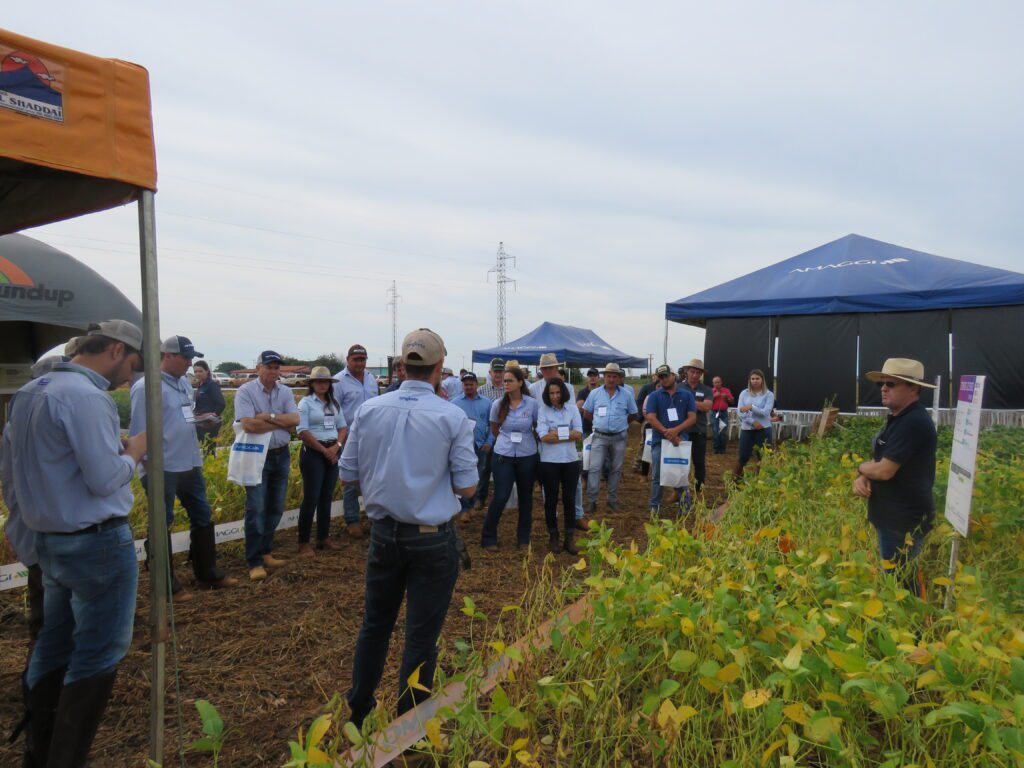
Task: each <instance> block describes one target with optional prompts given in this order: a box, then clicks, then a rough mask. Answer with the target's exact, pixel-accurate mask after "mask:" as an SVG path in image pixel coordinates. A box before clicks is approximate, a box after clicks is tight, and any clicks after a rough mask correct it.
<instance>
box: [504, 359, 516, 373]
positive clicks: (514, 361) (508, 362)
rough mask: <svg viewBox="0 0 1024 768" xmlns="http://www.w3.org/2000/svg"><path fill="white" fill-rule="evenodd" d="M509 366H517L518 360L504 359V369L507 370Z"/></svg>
mask: <svg viewBox="0 0 1024 768" xmlns="http://www.w3.org/2000/svg"><path fill="white" fill-rule="evenodd" d="M509 368H519V361H518V360H506V361H505V370H506V371H507V370H508V369H509Z"/></svg>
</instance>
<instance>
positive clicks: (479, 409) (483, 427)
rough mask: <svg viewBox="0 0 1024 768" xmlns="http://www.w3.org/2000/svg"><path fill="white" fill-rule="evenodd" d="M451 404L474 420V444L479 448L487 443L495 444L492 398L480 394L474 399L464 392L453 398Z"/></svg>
mask: <svg viewBox="0 0 1024 768" xmlns="http://www.w3.org/2000/svg"><path fill="white" fill-rule="evenodd" d="M451 404H452V405H454V406H456V407H458V408H461V409H462V411H463V412H464V413H465V414H466V416H467V417H469V420H470V421H472V422H473V445H474V446H476V447H477V448H478V449H479V448H483V447H484V446H485V445H494V435H492V434H491V401H490V400H488V399H487V398H486V397H482V396H481V395H479V394H477V396H476V397H474V398H472V399H471V398H468V397H466V396H465V395H464V394H463V395H459V396H458V397H456V398H455V399H453V400H452V401H451Z"/></svg>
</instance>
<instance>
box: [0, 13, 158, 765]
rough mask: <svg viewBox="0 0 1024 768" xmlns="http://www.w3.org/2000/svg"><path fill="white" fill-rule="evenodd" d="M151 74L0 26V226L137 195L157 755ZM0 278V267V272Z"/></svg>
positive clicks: (33, 222) (37, 221)
mask: <svg viewBox="0 0 1024 768" xmlns="http://www.w3.org/2000/svg"><path fill="white" fill-rule="evenodd" d="M155 191H156V150H155V147H154V144H153V119H152V115H151V110H150V99H149V75H148V74H147V72H146V70H145V69H143V68H142V67H140V66H138V65H136V64H130V63H128V62H125V61H118V60H116V59H103V58H98V57H96V56H90V55H87V54H84V53H79V52H78V51H73V50H70V49H68V48H62V47H60V46H56V45H51V44H50V43H44V42H41V41H39V40H33V39H31V38H28V37H23V36H21V35H17V34H14V33H13V32H9V31H7V30H4V29H0V235H5V234H9V233H12V232H17V231H18V230H21V229H24V228H26V227H35V226H39V225H41V224H48V223H51V222H54V221H61V220H63V219H68V218H72V217H74V216H81V215H83V214H86V213H92V212H94V211H102V210H105V209H107V208H113V207H115V206H119V205H125V204H127V203H130V202H134V201H137V202H138V204H139V239H140V259H141V262H142V317H143V354H144V357H145V366H146V370H147V371H148V372H149V373H147V375H146V385H145V386H146V417H147V418H146V422H147V427H148V429H147V436H148V462H149V478H150V481H149V482H150V491H151V495H150V502H149V512H150V514H149V541H150V544H151V546H150V553H151V556H152V557H153V563H152V565H151V568H150V579H151V594H152V602H151V606H152V607H151V615H150V618H151V633H152V639H153V665H152V679H151V681H150V682H151V697H150V700H151V709H150V758H151V759H152V760H155V761H156V762H160V763H162V762H163V719H164V684H163V681H164V661H165V653H166V651H165V640H166V635H167V631H166V623H167V594H168V574H167V557H168V553H167V527H166V521H165V517H164V501H163V499H164V492H163V465H164V460H163V425H162V423H161V417H160V406H161V404H160V399H161V398H160V377H159V376H158V375H152V374H154V373H155V372H157V371H158V370H159V368H160V351H159V350H160V327H159V326H160V318H159V304H158V300H157V270H156V263H157V261H156V218H155V212H154V204H153V193H154V192H155ZM0 279H2V276H0Z"/></svg>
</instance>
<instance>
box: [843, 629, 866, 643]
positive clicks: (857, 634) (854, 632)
mask: <svg viewBox="0 0 1024 768" xmlns="http://www.w3.org/2000/svg"><path fill="white" fill-rule="evenodd" d="M846 634H847V635H849V637H850V639H851V640H854V641H856V642H858V643H863V642H864V633H863V632H861V631H860V630H859V629H857V628H856V627H848V628H847V629H846Z"/></svg>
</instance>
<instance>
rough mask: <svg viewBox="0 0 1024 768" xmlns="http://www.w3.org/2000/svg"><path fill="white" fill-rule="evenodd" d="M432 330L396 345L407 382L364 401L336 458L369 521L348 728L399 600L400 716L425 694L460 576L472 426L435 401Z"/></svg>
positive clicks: (438, 357) (440, 345) (473, 466)
mask: <svg viewBox="0 0 1024 768" xmlns="http://www.w3.org/2000/svg"><path fill="white" fill-rule="evenodd" d="M445 354H446V352H445V348H444V342H443V341H442V340H441V337H440V336H438V335H437V334H436V333H434V332H433V331H431V330H428V329H425V328H421V329H420V330H418V331H413V332H412V333H410V334H409V335H408V336H406V337H405V339H404V340H403V342H402V357H404V358H405V368H406V377H407V378H406V380H405V381H404V382H403V383H402V386H401V388H400V389H399V390H398V391H397V392H390V393H388V394H386V395H382V396H380V397H378V398H374V399H373V400H370V401H368V402H367V403H366V404H365V405H364V406H363V407H362V408H361V409H360V410H359V412H358V413H357V414H356V418H355V421H354V422H353V423H352V424H351V425H350V432H349V437H348V441H347V442H346V443H345V448H344V450H343V451H342V454H341V474H342V478H343V479H344V480H345V482H346V483H353V484H358V486H359V487H360V488H361V489H362V493H363V499H364V500H365V501H366V515H367V517H368V518H369V519H370V520H371V522H372V527H371V529H370V546H369V551H368V552H367V558H366V602H365V605H366V607H365V613H364V615H363V624H362V627H361V628H360V630H359V637H358V640H357V641H356V651H355V659H354V660H353V664H352V687H351V688H350V689H349V691H348V693H347V694H346V698H347V700H348V703H349V707H350V709H351V716H352V722H353V723H355V725H356V726H361V725H362V722H363V720H364V719H365V718H366V716H367V714H369V713H370V711H371V710H372V709H373V707H374V703H375V699H374V692H375V691H376V689H377V686H378V684H379V683H380V678H381V675H382V674H383V671H384V663H385V661H386V660H387V654H388V645H389V643H390V640H391V633H392V630H393V629H394V626H395V621H396V620H397V618H398V612H399V608H400V607H401V605H402V601H403V599H406V598H407V603H406V612H405V649H404V651H403V654H402V665H401V669H400V670H399V673H398V689H399V690H398V712H399V714H401V713H403V712H405V711H407V710H409V709H411V708H412V707H414V706H415V705H416V704H417V703H418V702H420V701H423V700H424V699H426V698H427V697H429V695H430V694H429V692H426V691H422V690H418V689H417V688H416V687H415V686H412V685H410V683H409V678H410V677H411V676H412V675H413V673H414V672H416V671H417V670H418V681H419V686H422V687H423V688H426V689H429V688H430V686H431V683H432V681H433V679H434V667H435V664H436V663H437V638H438V636H439V635H440V633H441V627H442V625H443V624H444V619H445V615H446V614H447V612H448V604H449V603H450V602H451V597H452V591H453V590H454V588H455V581H456V579H457V578H458V574H459V555H458V552H457V549H456V533H455V529H454V527H453V525H452V523H451V519H452V517H453V516H454V515H456V514H457V513H458V511H459V502H458V501H457V500H456V498H455V497H456V496H461V497H462V498H472V497H473V494H474V493H476V481H477V460H476V454H475V452H474V450H473V423H472V422H470V421H469V420H468V419H467V418H466V414H465V413H464V412H463V411H461V410H460V409H459V408H458V407H456V406H455V405H453V404H452V403H449V402H445V401H444V400H442V399H441V398H439V397H436V396H435V395H434V387H435V386H436V385H437V383H438V382H439V380H440V376H441V365H442V363H443V362H444V356H445Z"/></svg>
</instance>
